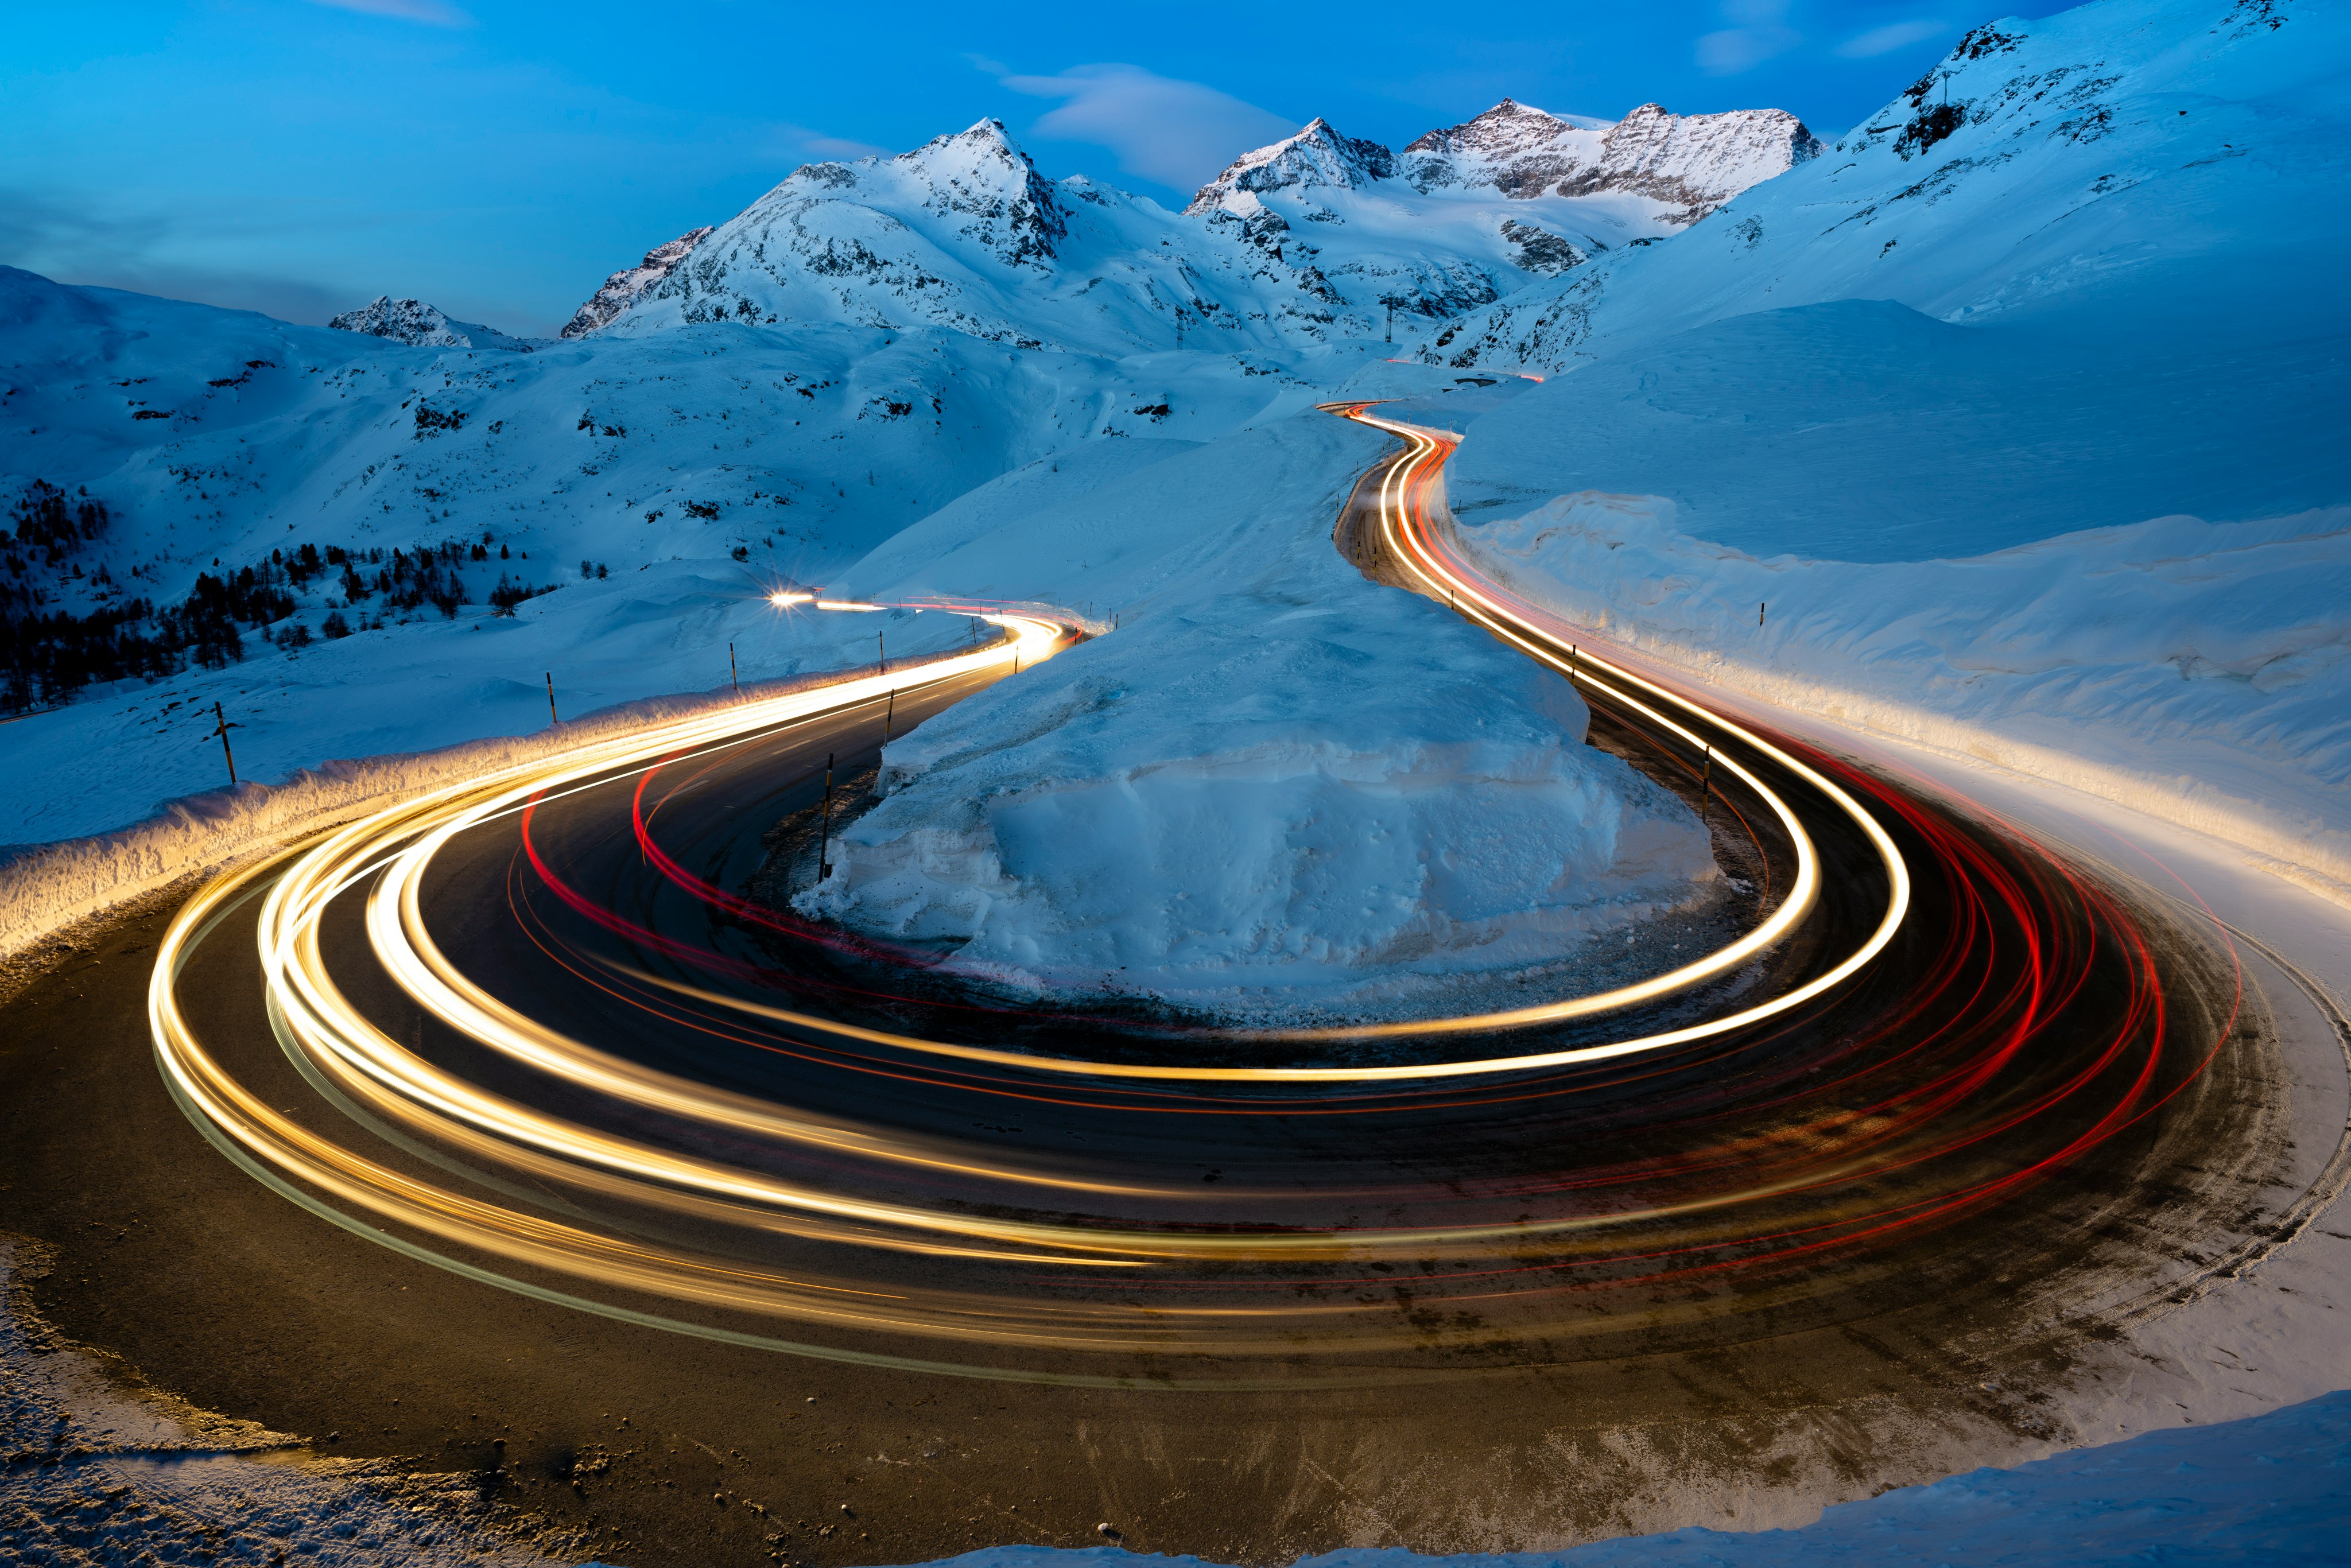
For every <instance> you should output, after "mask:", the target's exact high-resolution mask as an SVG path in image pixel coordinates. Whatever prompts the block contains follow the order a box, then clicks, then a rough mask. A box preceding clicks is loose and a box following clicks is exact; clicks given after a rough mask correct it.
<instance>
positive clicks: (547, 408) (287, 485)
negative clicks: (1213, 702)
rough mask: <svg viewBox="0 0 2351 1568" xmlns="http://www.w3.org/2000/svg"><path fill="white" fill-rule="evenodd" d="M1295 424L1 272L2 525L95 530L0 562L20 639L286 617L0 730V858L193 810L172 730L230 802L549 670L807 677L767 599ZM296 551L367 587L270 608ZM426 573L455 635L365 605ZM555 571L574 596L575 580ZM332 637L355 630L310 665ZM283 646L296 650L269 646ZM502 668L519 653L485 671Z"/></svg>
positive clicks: (470, 721) (990, 382)
mask: <svg viewBox="0 0 2351 1568" xmlns="http://www.w3.org/2000/svg"><path fill="white" fill-rule="evenodd" d="M1365 351H1367V352H1368V351H1370V350H1365ZM1359 357H1360V356H1354V357H1351V358H1348V359H1347V360H1345V361H1344V364H1352V363H1353V362H1354V360H1355V358H1359ZM1331 373H1332V374H1333V375H1336V374H1339V373H1343V364H1334V365H1333V366H1332V368H1331ZM1313 395H1314V391H1313V388H1312V387H1311V385H1309V384H1307V383H1306V382H1303V381H1301V379H1299V378H1298V377H1296V376H1294V375H1291V374H1289V373H1285V372H1280V371H1265V370H1264V368H1263V367H1260V366H1259V365H1258V364H1257V363H1256V362H1255V361H1249V362H1247V363H1243V362H1240V361H1235V360H1234V359H1232V358H1230V357H1225V356H1216V355H1209V354H1205V353H1191V352H1186V353H1175V352H1168V353H1165V354H1160V355H1152V356H1139V357H1135V358H1132V359H1128V360H1123V361H1111V360H1105V359H1101V358H1094V357H1087V356H1077V355H1070V354H1062V353H1049V352H1041V351H1029V352H1022V351H1018V350H1008V349H1004V348H1001V347H998V346H995V345H991V344H987V343H985V342H982V341H980V340H976V339H974V338H972V337H970V336H968V335H967V334H960V333H952V332H931V333H927V334H898V333H890V332H875V331H872V330H861V329H853V328H829V329H797V330H794V331H792V332H790V333H789V334H788V333H785V332H782V331H780V330H778V329H759V328H751V327H745V326H738V325H734V324H728V325H724V326H719V325H711V326H704V327H695V328H693V329H688V330H684V331H679V332H668V333H658V334H653V335H650V336H647V337H644V338H642V339H636V338H627V337H618V338H600V339H597V340H592V341H590V342H584V343H572V344H562V345H559V346H553V347H549V348H548V349H546V350H543V351H540V352H538V353H534V354H528V355H521V354H510V353H497V352H485V351H482V350H461V349H423V348H409V347H406V346H404V345H399V344H395V343H391V342H387V341H385V340H381V339H377V338H374V337H371V336H366V335H362V334H357V333H351V332H339V331H329V330H324V329H315V328H302V327H293V326H288V325H287V324H285V323H283V322H277V321H273V320H270V319H266V318H264V317H260V316H256V315H252V314H248V313H242V312H232V311H223V310H216V309H212V308H207V307H203V306H194V305H183V304H177V303H174V302H171V301H165V300H156V299H150V298H143V297H140V296H134V295H127V294H120V293H115V292H112V291H108V290H102V289H83V288H68V287H58V286H57V285H54V284H50V283H48V282H47V281H46V280H43V279H40V278H37V277H33V276H32V275H30V274H27V273H21V272H14V271H0V452H5V455H6V456H5V461H6V462H7V463H8V464H9V465H12V466H14V467H15V468H16V472H14V473H13V474H7V475H0V496H7V497H14V496H16V495H17V494H18V493H20V492H21V491H22V489H23V488H24V487H25V486H27V485H29V484H30V483H31V482H33V481H36V480H41V481H47V483H49V484H51V485H54V486H61V487H63V488H64V489H65V490H67V491H69V492H71V491H77V490H79V489H81V488H83V487H87V489H88V491H89V494H90V496H92V497H96V498H98V499H99V500H101V501H102V502H103V504H104V505H105V506H106V507H108V508H109V510H110V513H111V515H112V522H111V524H110V527H109V528H108V529H107V530H106V532H105V533H104V534H103V536H102V537H100V538H97V539H95V540H91V541H89V542H87V543H84V544H82V545H80V546H79V547H78V549H76V550H75V551H73V552H70V553H68V554H67V555H64V556H61V557H60V558H59V559H57V560H55V561H49V560H47V559H45V558H44V557H43V556H42V555H41V554H39V553H38V552H32V551H26V550H22V549H18V550H15V551H12V552H9V553H8V554H6V555H0V590H5V591H7V592H9V593H10V594H12V595H15V596H16V598H15V599H14V600H13V602H14V603H16V605H17V607H18V608H20V609H25V608H29V609H32V610H34V611H37V612H40V613H45V614H46V613H53V612H71V613H77V614H81V613H89V612H97V611H99V610H103V609H105V608H106V607H108V606H120V605H123V604H125V603H127V602H129V601H134V600H144V601H148V602H150V603H152V604H154V605H156V606H158V607H166V606H171V605H174V604H177V603H178V602H180V601H182V600H183V599H185V598H186V597H187V596H188V595H189V594H190V592H191V591H192V588H193V586H194V585H195V584H196V582H197V580H198V578H199V576H200V575H201V574H206V573H214V572H215V571H217V572H219V573H224V574H231V573H235V572H236V571H238V570H240V569H241V568H245V567H254V568H256V569H257V570H258V571H259V574H260V575H261V576H262V577H263V578H264V579H266V580H269V581H270V582H272V583H274V584H276V585H277V588H278V589H279V590H281V591H285V592H287V594H288V595H289V596H290V599H291V601H292V602H291V611H290V613H283V614H279V615H276V616H273V617H272V618H271V621H270V623H269V624H268V625H266V627H265V626H262V625H259V624H256V623H253V622H248V623H246V625H245V626H244V627H243V641H244V645H245V652H246V662H245V663H243V664H229V665H227V666H226V667H225V668H224V669H221V670H217V671H210V670H205V669H204V668H203V667H202V666H201V665H200V664H192V665H190V667H188V668H186V669H184V670H182V671H181V672H180V673H179V674H176V675H173V676H172V677H171V678H169V679H166V680H163V681H161V682H160V683H157V684H153V685H150V684H149V683H147V682H145V681H141V680H136V679H133V680H130V681H127V682H122V683H119V684H117V685H112V686H108V685H100V686H98V687H95V688H84V689H82V690H80V691H79V692H78V693H67V694H64V695H68V696H72V697H73V698H74V699H75V700H73V701H72V702H71V703H69V705H68V706H66V707H64V708H63V709H61V710H60V711H57V712H54V713H42V714H37V715H36V716H30V717H26V718H22V719H19V720H17V721H16V722H15V723H14V724H12V725H11V726H10V736H9V738H10V742H11V745H12V747H13V748H15V750H16V755H17V756H18V757H20V758H24V759H25V760H26V763H27V764H28V766H29V771H24V772H19V773H16V774H14V775H12V779H14V780H15V782H14V783H13V784H12V786H11V789H10V793H9V795H8V797H7V806H6V811H5V816H0V841H17V842H29V841H43V840H48V839H53V838H57V837H63V836H70V835H75V834H82V833H89V832H93V831H99V830H100V829H104V828H109V827H112V826H116V825H119V824H120V823H122V822H126V821H131V820H134V819H136V818H138V817H141V816H143V815H145V814H146V813H147V812H148V811H150V810H152V809H153V808H154V806H155V804H156V803H157V802H158V801H160V800H166V799H169V798H172V797H174V796H177V795H182V794H186V793H189V792H191V791H193V790H195V789H204V788H209V787H211V786H213V785H214V784H215V783H217V782H218V781H219V780H220V777H221V775H220V772H219V767H220V758H219V753H218V749H217V747H215V746H212V745H210V744H208V743H204V742H202V740H201V738H200V737H201V734H202V732H203V731H204V729H206V728H209V727H210V719H209V717H207V718H206V719H205V720H204V721H203V722H202V723H199V722H198V721H197V720H196V719H195V718H194V716H193V715H194V713H195V711H196V710H197V709H198V708H203V709H204V710H206V711H207V713H208V712H209V708H210V705H211V704H212V703H213V702H214V701H215V700H220V701H225V702H226V703H227V705H228V706H229V707H230V709H231V710H232V711H231V716H232V717H233V718H234V719H235V721H236V722H237V723H238V724H240V725H241V726H244V727H245V728H244V730H243V732H242V733H241V734H240V735H239V736H238V737H237V745H238V747H239V751H240V761H241V763H242V764H243V771H244V773H245V775H246V777H250V778H264V779H268V778H276V777H279V776H282V775H283V774H285V773H287V772H288V771H290V770H292V769H293V768H298V767H302V766H315V765H317V764H318V763H320V762H323V761H325V760H326V759H328V758H331V757H337V756H354V755H366V754H369V753H371V752H375V751H381V750H388V749H399V750H406V749H413V748H416V747H425V746H433V745H441V744H447V743H450V742H454V741H457V740H461V739H466V738H470V737H474V736H477V735H484V734H494V733H513V732H515V731H516V730H517V729H525V728H531V727H536V726H537V725H538V724H539V723H543V722H544V702H543V695H544V694H543V692H542V693H541V694H540V699H541V700H534V699H533V698H532V696H531V689H532V688H533V687H535V686H537V685H538V684H539V681H540V677H541V675H542V674H543V673H544V672H545V671H546V670H548V669H549V668H550V667H552V668H555V669H557V670H559V672H560V673H561V674H562V679H563V684H564V685H566V686H567V687H569V693H570V695H568V696H567V697H566V708H567V711H569V710H571V709H573V708H576V707H580V706H591V705H593V704H596V703H602V702H619V701H625V700H632V699H635V698H639V697H644V696H649V695H656V694H659V693H663V692H668V691H676V690H696V689H704V688H706V687H708V686H709V685H713V684H715V683H716V681H718V680H719V679H720V678H722V677H723V674H724V672H725V668H726V661H725V654H726V650H725V643H726V642H727V641H728V640H730V639H732V640H736V641H738V642H744V640H745V636H746V635H748V636H749V641H748V642H747V643H745V649H744V651H745V653H746V655H747V657H748V656H750V655H752V654H755V653H756V654H757V655H758V657H759V658H760V659H761V663H760V664H759V665H758V666H757V668H756V669H755V670H754V671H753V672H752V673H756V674H783V673H789V671H791V670H793V669H796V668H799V667H802V665H803V664H808V663H810V662H811V661H813V662H814V663H815V664H823V663H825V662H826V661H828V660H829V659H831V658H832V657H833V652H832V650H831V644H830V643H825V642H824V641H823V637H822V636H818V638H817V641H816V642H814V643H807V644H806V645H805V646H803V645H802V643H801V642H799V641H797V640H795V639H794V638H791V637H783V638H780V640H779V636H778V633H776V632H775V631H774V629H773V628H772V627H771V625H770V623H771V622H772V621H773V616H772V614H771V613H769V612H767V610H766V607H765V606H764V603H762V602H759V600H760V596H761V595H762V594H764V593H765V592H766V591H768V589H770V588H772V587H773V586H775V585H776V584H777V583H778V582H780V581H785V580H793V581H800V582H810V583H816V582H822V581H824V580H827V579H828V578H829V577H830V576H831V574H833V573H834V572H836V571H837V570H839V569H841V567H843V566H845V565H846V564H847V563H848V562H849V561H851V560H853V559H856V558H857V557H858V556H859V555H862V554H863V553H864V552H865V551H867V550H869V549H872V547H873V546H874V545H875V544H877V543H878V542H880V541H881V540H883V539H884V538H888V537H889V536H891V535H892V534H893V533H896V532H897V531H899V530H900V529H901V528H904V527H905V526H906V525H907V524H909V523H911V522H913V521H914V520H915V519H916V518H919V517H923V516H925V515H926V514H928V513H930V512H932V511H934V510H935V509H936V508H938V507H941V506H943V505H945V504H946V502H948V501H949V500H952V499H953V498H954V497H956V496H959V495H961V494H963V493H965V492H966V491H968V490H970V489H972V488H973V487H974V486H978V485H980V484H982V483H983V482H985V481H987V480H988V479H990V478H993V477H995V476H998V475H999V474H1002V473H1005V472H1006V471H1008V470H1012V469H1017V468H1019V467H1020V466H1022V465H1025V464H1028V463H1029V462H1030V461H1032V460H1033V459H1038V458H1050V457H1052V456H1054V455H1059V454H1063V453H1068V452H1071V451H1073V450H1077V449H1081V448H1085V447H1087V446H1088V445H1089V444H1092V443H1100V442H1112V443H1115V442H1118V441H1121V440H1128V439H1136V438H1144V437H1150V436H1161V435H1165V436H1175V437H1178V438H1182V437H1186V436H1188V437H1191V438H1195V439H1196V438H1200V437H1203V436H1213V435H1217V434H1223V433H1224V432H1226V431H1228V430H1230V429H1232V428H1234V427H1235V426H1237V425H1239V424H1241V423H1247V422H1248V421H1250V420H1252V419H1256V418H1259V417H1264V416H1268V415H1278V414H1280V413H1284V412H1287V411H1289V410H1292V409H1296V408H1299V407H1301V406H1304V405H1305V404H1306V403H1307V402H1309V401H1310V400H1311V397H1312V396H1313ZM305 545H308V546H310V547H311V548H312V549H315V550H317V551H318V552H319V553H320V555H321V556H322V557H327V558H329V559H331V552H333V551H337V550H340V551H343V552H346V553H347V554H357V555H359V556H360V558H361V559H360V569H361V571H362V578H363V581H362V587H363V589H364V591H363V592H361V593H360V595H359V596H358V597H357V598H353V597H352V596H351V594H350V591H349V587H348V584H347V583H346V581H345V580H344V576H343V572H342V570H341V568H340V566H335V567H329V569H327V570H324V571H322V572H321V573H319V574H318V575H316V576H312V577H310V578H309V579H308V580H307V581H298V580H291V579H290V578H289V576H288V574H287V570H286V568H285V566H284V565H282V564H278V563H276V562H273V560H272V555H273V552H275V553H276V554H277V555H278V556H280V557H282V558H284V559H285V560H286V561H292V560H293V559H295V558H296V556H297V555H298V551H299V549H301V547H303V546H305ZM444 545H455V547H456V548H457V552H458V553H457V559H455V561H454V562H451V563H448V564H447V565H446V572H447V578H446V579H444V583H445V581H446V580H455V581H456V582H457V583H458V584H459V585H460V587H461V591H462V601H461V602H458V603H456V604H455V605H454V606H453V611H454V613H452V614H450V615H446V616H444V613H443V612H441V610H439V609H438V608H436V607H434V605H432V604H431V603H415V604H411V605H410V606H408V607H407V608H404V609H402V608H399V607H396V606H395V605H393V604H392V601H391V596H390V595H389V594H387V593H386V591H383V590H382V589H381V588H380V587H378V586H377V578H378V575H379V574H380V573H382V572H385V571H388V570H392V568H393V567H394V565H395V563H394V562H393V561H392V559H391V557H392V552H394V551H398V552H402V557H403V559H407V560H411V561H413V559H415V557H416V552H417V549H418V547H420V546H423V547H428V548H430V549H434V550H435V551H436V552H437V551H438V550H439V549H440V547H442V546H444ZM475 546H480V547H482V550H483V557H482V559H475V558H474V554H473V550H474V547H475ZM442 559H445V558H441V557H439V556H438V555H437V554H436V562H438V561H440V560H442ZM583 560H584V561H587V562H589V563H590V571H591V572H592V571H593V570H594V569H596V568H601V569H603V575H601V576H590V577H588V578H586V579H584V580H583V579H582V577H581V562H582V561H583ZM12 562H13V563H14V564H13V565H12V564H11V563H12ZM215 562H217V563H218V566H217V568H216V567H215ZM501 580H505V581H507V582H508V583H511V584H515V585H518V586H521V587H525V588H531V589H540V588H548V587H555V588H556V589H557V590H558V591H556V592H554V593H552V594H548V595H544V596H542V597H538V598H534V599H530V600H528V601H525V602H524V603H523V604H522V605H521V606H520V608H519V610H518V611H517V614H516V615H515V616H514V617H512V618H509V617H506V616H501V615H497V614H495V613H493V606H492V603H491V598H490V596H491V593H492V591H493V590H495V589H496V587H497V586H498V584H499V583H500V582H501ZM1050 586H1051V585H1050V584H1040V585H1037V587H1036V588H1035V589H1031V590H1029V591H1024V592H1023V593H1022V595H1021V597H1030V596H1032V595H1033V593H1034V592H1036V591H1042V590H1043V589H1045V588H1049V587H1050ZM36 600H37V602H30V603H29V604H28V603H27V601H36ZM338 613H340V615H341V617H342V620H343V622H344V623H345V624H348V625H350V626H351V627H353V628H354V629H355V634H353V635H351V636H349V637H345V638H341V639H340V640H330V639H329V637H328V631H329V617H330V616H333V615H336V614H338ZM763 617H764V618H763ZM638 622H642V624H639V623H638ZM296 627H298V628H300V632H299V633H298V636H299V637H300V638H302V639H307V641H306V642H301V643H296V642H291V641H287V640H286V637H287V633H288V632H290V631H291V630H292V629H293V628H296ZM476 628H479V629H480V630H478V631H477V630H476ZM533 628H538V630H535V631H534V630H533ZM264 632H266V637H265V636H264ZM486 633H488V634H494V635H486ZM862 635H865V636H870V635H871V629H870V628H868V629H865V630H864V631H863V632H862ZM466 639H471V641H470V642H467V641H465V640H466ZM500 640H505V641H506V642H507V645H509V646H510V647H511V649H512V650H513V651H512V652H511V653H510V654H507V655H497V656H496V657H491V656H490V655H489V653H488V650H489V649H491V648H492V647H493V646H496V645H499V643H500ZM526 645H528V647H529V648H530V650H531V651H529V652H528V653H525V652H522V651H521V650H522V648H523V647H524V646H526ZM908 651H909V652H912V651H913V649H912V648H911V647H909V649H908ZM265 667H266V668H267V669H268V670H269V672H270V673H269V674H267V675H266V676H265V675H264V674H262V671H263V669H264V668H265ZM134 761H135V766H134V765H133V763H134Z"/></svg>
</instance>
